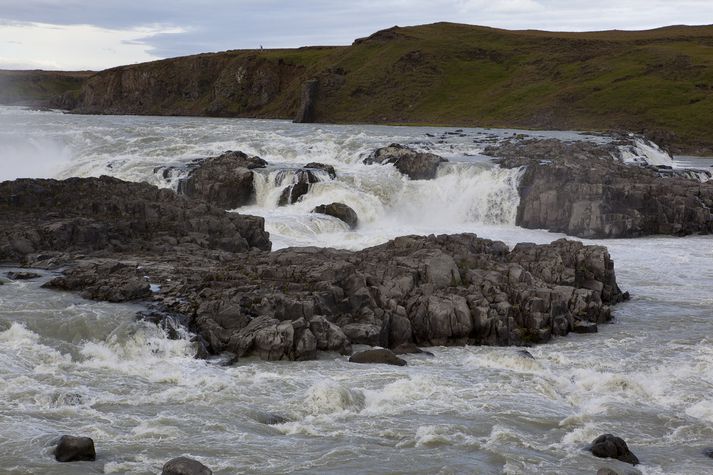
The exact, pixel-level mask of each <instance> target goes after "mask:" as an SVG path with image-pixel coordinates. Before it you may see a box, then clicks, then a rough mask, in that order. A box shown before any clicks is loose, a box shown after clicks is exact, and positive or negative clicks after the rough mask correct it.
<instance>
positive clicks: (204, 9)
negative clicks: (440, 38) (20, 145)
mask: <svg viewBox="0 0 713 475" xmlns="http://www.w3.org/2000/svg"><path fill="white" fill-rule="evenodd" d="M437 21H452V22H458V23H470V24H477V25H487V26H494V27H499V28H510V29H526V28H534V29H544V30H559V31H563V30H569V31H585V30H607V29H627V30H638V29H647V28H655V27H659V26H665V25H672V24H689V25H696V24H711V23H713V0H596V1H595V0H351V1H349V0H282V1H279V0H215V1H200V0H0V68H15V69H35V68H42V69H67V70H77V69H104V68H107V67H111V66H118V65H122V64H130V63H136V62H142V61H150V60H153V59H158V58H166V57H172V56H181V55H186V54H193V53H200V52H208V51H222V50H226V49H239V48H258V47H259V46H260V45H263V46H264V47H265V48H275V47H296V46H305V45H345V44H350V43H351V42H352V41H353V40H354V39H355V38H357V37H362V36H367V35H369V34H371V33H373V32H374V31H377V30H379V29H383V28H387V27H390V26H393V25H399V26H406V25H417V24H423V23H433V22H437Z"/></svg>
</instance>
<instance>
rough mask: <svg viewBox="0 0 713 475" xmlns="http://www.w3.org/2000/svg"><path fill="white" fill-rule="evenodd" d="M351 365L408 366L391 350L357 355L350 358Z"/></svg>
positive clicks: (364, 352) (368, 351) (376, 350)
mask: <svg viewBox="0 0 713 475" xmlns="http://www.w3.org/2000/svg"><path fill="white" fill-rule="evenodd" d="M349 362H350V363H361V364H388V365H394V366H406V361H405V360H402V359H401V358H399V357H398V356H396V355H395V354H394V353H393V352H392V351H391V350H386V349H381V348H379V349H375V350H366V351H361V352H359V353H355V354H354V355H352V356H351V358H349Z"/></svg>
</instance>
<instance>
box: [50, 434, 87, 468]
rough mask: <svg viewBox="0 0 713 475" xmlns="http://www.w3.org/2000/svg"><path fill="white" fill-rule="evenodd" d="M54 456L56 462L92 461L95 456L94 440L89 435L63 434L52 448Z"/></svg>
mask: <svg viewBox="0 0 713 475" xmlns="http://www.w3.org/2000/svg"><path fill="white" fill-rule="evenodd" d="M54 458H55V460H57V461H58V462H82V461H94V460H96V458H97V454H96V451H95V450H94V441H93V440H92V439H90V438H89V437H75V436H72V435H63V436H62V437H61V438H60V439H59V442H58V443H57V447H55V449H54Z"/></svg>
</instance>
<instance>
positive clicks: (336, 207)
mask: <svg viewBox="0 0 713 475" xmlns="http://www.w3.org/2000/svg"><path fill="white" fill-rule="evenodd" d="M312 212H313V213H321V214H327V215H329V216H334V217H335V218H337V219H341V220H342V221H344V222H345V223H347V224H348V225H349V228H350V229H355V228H356V227H357V224H359V217H358V216H357V214H356V211H354V210H353V209H351V208H350V207H349V206H347V205H345V204H344V203H331V204H328V205H319V206H317V207H316V208H315V209H313V210H312Z"/></svg>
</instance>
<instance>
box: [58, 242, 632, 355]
mask: <svg viewBox="0 0 713 475" xmlns="http://www.w3.org/2000/svg"><path fill="white" fill-rule="evenodd" d="M151 259H152V261H151V262H152V264H151V265H141V266H138V264H139V263H140V261H139V262H138V263H132V264H130V265H129V264H127V265H125V266H123V267H122V266H118V265H116V263H114V265H113V266H112V262H113V261H111V260H108V261H107V262H87V263H85V264H84V265H80V266H75V267H74V268H72V269H70V270H68V271H66V272H65V275H64V276H63V277H60V278H58V279H56V280H55V281H51V282H50V283H49V284H48V285H50V286H52V285H55V283H58V284H60V285H57V286H58V287H60V288H72V289H73V290H79V291H82V292H83V295H87V296H89V297H92V296H95V295H98V296H99V297H100V298H101V289H104V288H112V287H120V283H121V282H128V281H131V279H135V278H136V277H137V275H141V276H147V278H148V279H149V280H150V281H151V282H153V283H157V284H159V285H160V291H159V292H158V293H155V294H154V295H153V299H154V301H155V302H157V303H159V304H160V305H162V306H163V307H164V308H166V309H167V310H168V311H170V312H172V313H174V314H181V315H186V316H187V317H189V318H190V321H191V328H192V329H193V330H194V331H195V332H196V333H197V334H198V335H199V337H200V338H201V339H202V341H205V342H206V346H207V347H208V348H209V350H210V352H212V353H221V352H224V351H230V352H233V353H236V354H237V355H239V356H250V355H257V356H259V357H261V358H265V359H270V360H278V359H287V360H301V359H309V358H314V357H315V355H316V352H317V351H336V352H339V353H343V354H348V353H349V352H350V351H351V344H356V343H360V344H368V345H372V346H376V345H378V346H382V347H385V348H396V347H397V346H399V345H402V344H404V343H411V344H416V345H424V346H435V345H464V344H487V345H525V344H531V343H541V342H546V341H548V340H549V339H550V338H551V337H553V336H556V335H566V334H567V333H569V332H571V331H573V330H574V329H575V327H576V326H577V325H578V324H581V323H582V322H584V323H587V324H588V325H592V326H596V324H598V323H602V322H606V321H608V320H610V318H611V306H612V305H614V304H616V303H617V302H620V301H622V300H623V299H624V298H625V295H624V294H622V292H621V291H620V290H619V288H618V287H617V285H616V278H615V274H614V265H613V263H612V261H611V259H610V258H609V255H608V253H607V251H606V249H605V248H603V247H600V246H585V245H583V244H582V243H580V242H574V241H566V240H559V241H556V242H554V243H552V244H548V245H534V244H522V245H518V246H516V247H515V248H514V249H513V250H512V251H510V250H509V249H508V247H507V246H506V245H505V244H504V243H502V242H498V241H490V240H487V239H480V238H478V237H477V236H475V235H472V234H458V235H450V236H445V235H444V236H430V237H420V236H405V237H400V238H397V239H394V240H393V241H390V242H388V243H386V244H383V245H381V246H376V247H373V248H369V249H365V250H362V251H358V252H350V251H342V250H335V249H322V248H290V249H283V250H280V251H276V252H273V253H262V252H251V253H243V254H240V255H235V256H234V257H230V256H226V255H222V256H220V259H219V260H218V259H216V260H210V258H209V257H207V256H190V255H183V256H181V259H180V262H178V261H173V260H172V258H171V257H170V256H168V257H164V258H156V257H155V256H152V257H151ZM137 267H141V270H140V271H137ZM139 273H140V274H139ZM67 282H72V283H75V284H76V285H74V286H71V287H70V286H68V285H67Z"/></svg>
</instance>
